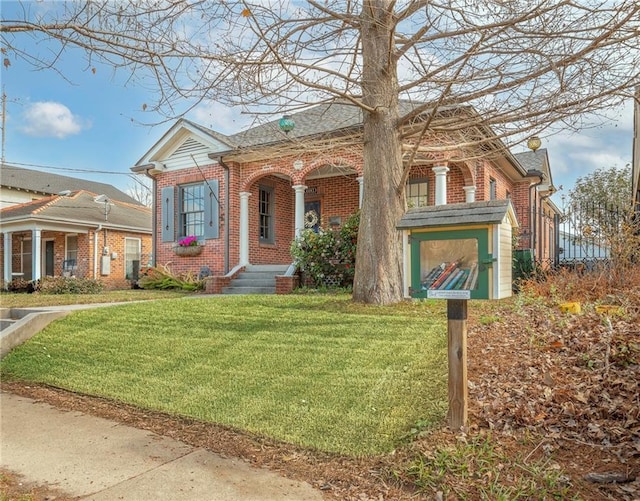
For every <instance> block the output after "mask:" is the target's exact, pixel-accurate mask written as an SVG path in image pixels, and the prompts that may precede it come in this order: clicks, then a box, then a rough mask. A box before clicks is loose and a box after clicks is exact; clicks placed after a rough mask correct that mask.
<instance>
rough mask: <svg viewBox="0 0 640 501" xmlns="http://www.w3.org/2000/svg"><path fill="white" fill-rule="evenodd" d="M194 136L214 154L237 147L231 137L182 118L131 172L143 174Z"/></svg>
mask: <svg viewBox="0 0 640 501" xmlns="http://www.w3.org/2000/svg"><path fill="white" fill-rule="evenodd" d="M194 136H195V137H196V138H197V139H198V141H199V142H201V143H203V144H204V145H206V146H208V147H209V148H210V149H211V151H212V152H214V151H226V150H229V149H232V148H235V147H237V145H236V143H234V142H233V141H232V139H231V138H230V137H228V136H225V135H224V134H221V133H220V132H216V131H215V130H212V129H209V128H207V127H204V126H203V125H200V124H197V123H195V122H192V121H191V120H187V119H186V118H180V119H179V120H178V121H176V123H175V124H173V125H172V126H171V128H170V129H169V130H168V131H167V132H165V133H164V134H163V135H162V137H161V138H160V139H159V140H158V141H156V142H155V144H154V145H153V146H152V147H151V148H150V149H149V150H147V152H146V153H145V154H144V156H143V157H142V158H140V159H139V160H138V161H137V162H136V164H135V167H133V168H132V169H131V170H133V172H142V171H143V170H144V168H145V167H146V166H148V165H149V164H150V163H153V162H154V161H157V160H158V159H164V158H165V157H166V156H167V153H168V152H173V151H175V150H176V149H178V148H179V147H180V146H181V145H182V144H183V142H184V141H185V140H186V139H187V138H189V137H194Z"/></svg>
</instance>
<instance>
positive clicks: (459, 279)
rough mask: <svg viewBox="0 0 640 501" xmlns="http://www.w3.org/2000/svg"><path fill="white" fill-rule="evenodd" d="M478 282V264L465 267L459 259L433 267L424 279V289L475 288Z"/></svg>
mask: <svg viewBox="0 0 640 501" xmlns="http://www.w3.org/2000/svg"><path fill="white" fill-rule="evenodd" d="M477 283H478V264H477V263H474V264H473V265H471V266H470V267H466V266H465V267H463V266H462V265H461V263H460V262H459V261H453V262H451V263H441V264H439V265H438V266H435V267H433V268H432V269H431V270H429V272H428V273H427V274H426V276H425V277H424V280H423V281H422V289H423V290H426V289H431V290H434V289H435V290H462V289H468V290H473V289H475V288H476V286H477Z"/></svg>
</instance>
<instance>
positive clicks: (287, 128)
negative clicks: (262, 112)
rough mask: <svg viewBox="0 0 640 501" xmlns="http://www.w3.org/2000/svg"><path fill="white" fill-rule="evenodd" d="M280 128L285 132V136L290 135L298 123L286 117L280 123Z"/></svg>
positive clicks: (288, 116)
mask: <svg viewBox="0 0 640 501" xmlns="http://www.w3.org/2000/svg"><path fill="white" fill-rule="evenodd" d="M278 126H279V127H280V130H281V131H282V132H284V133H285V134H289V132H291V131H292V130H293V129H294V127H295V126H296V123H295V122H294V121H293V119H292V118H291V116H290V115H284V116H283V117H282V118H281V119H280V121H279V122H278Z"/></svg>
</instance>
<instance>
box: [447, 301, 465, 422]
mask: <svg viewBox="0 0 640 501" xmlns="http://www.w3.org/2000/svg"><path fill="white" fill-rule="evenodd" d="M447 333H448V346H449V350H448V351H449V354H448V358H449V413H448V418H449V428H451V430H453V431H459V430H460V429H461V428H462V427H466V426H467V418H468V416H467V414H468V413H467V401H468V391H467V300H466V299H447Z"/></svg>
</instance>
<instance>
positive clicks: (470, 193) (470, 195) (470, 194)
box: [462, 186, 476, 204]
mask: <svg viewBox="0 0 640 501" xmlns="http://www.w3.org/2000/svg"><path fill="white" fill-rule="evenodd" d="M462 189H463V190H464V201H465V202H467V203H468V204H469V203H471V202H475V201H476V187H475V186H463V187H462Z"/></svg>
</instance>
